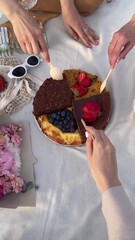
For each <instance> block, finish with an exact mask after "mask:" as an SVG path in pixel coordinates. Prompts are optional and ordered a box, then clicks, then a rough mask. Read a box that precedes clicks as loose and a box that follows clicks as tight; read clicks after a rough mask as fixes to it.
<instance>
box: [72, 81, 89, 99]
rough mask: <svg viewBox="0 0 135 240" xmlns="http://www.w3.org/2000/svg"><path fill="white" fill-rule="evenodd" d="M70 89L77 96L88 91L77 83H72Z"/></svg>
mask: <svg viewBox="0 0 135 240" xmlns="http://www.w3.org/2000/svg"><path fill="white" fill-rule="evenodd" d="M71 90H72V92H73V93H74V94H75V96H77V97H81V96H84V95H85V94H86V93H87V91H88V89H87V88H85V87H83V86H81V85H79V84H78V83H75V84H73V85H72V87H71Z"/></svg>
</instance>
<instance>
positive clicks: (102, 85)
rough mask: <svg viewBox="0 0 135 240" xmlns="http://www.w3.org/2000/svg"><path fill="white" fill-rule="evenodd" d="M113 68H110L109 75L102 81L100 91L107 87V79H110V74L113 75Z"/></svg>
mask: <svg viewBox="0 0 135 240" xmlns="http://www.w3.org/2000/svg"><path fill="white" fill-rule="evenodd" d="M112 70H113V69H112V68H111V69H110V70H109V73H108V74H107V77H106V78H105V79H104V81H103V82H102V84H101V86H100V93H101V92H103V90H104V89H105V87H106V83H107V81H108V79H109V77H110V75H111V73H112Z"/></svg>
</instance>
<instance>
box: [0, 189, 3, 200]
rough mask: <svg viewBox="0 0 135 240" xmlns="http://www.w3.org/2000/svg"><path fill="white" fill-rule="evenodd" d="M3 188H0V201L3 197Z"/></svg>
mask: <svg viewBox="0 0 135 240" xmlns="http://www.w3.org/2000/svg"><path fill="white" fill-rule="evenodd" d="M3 195H4V194H3V187H2V186H0V199H1V198H2V197H3Z"/></svg>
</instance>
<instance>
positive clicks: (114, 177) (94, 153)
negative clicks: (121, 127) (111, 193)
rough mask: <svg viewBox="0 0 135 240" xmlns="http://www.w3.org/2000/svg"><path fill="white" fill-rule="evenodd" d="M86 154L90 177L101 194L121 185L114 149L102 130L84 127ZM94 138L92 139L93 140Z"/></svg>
mask: <svg viewBox="0 0 135 240" xmlns="http://www.w3.org/2000/svg"><path fill="white" fill-rule="evenodd" d="M86 131H87V132H88V138H87V141H86V152H87V159H88V164H89V168H90V170H91V173H92V176H93V178H94V180H95V182H96V184H97V187H98V188H99V190H100V191H101V192H104V191H105V190H106V189H108V188H110V187H114V186H119V185H121V183H120V181H119V179H118V173H117V162H116V154H115V148H114V146H113V145H112V144H111V142H110V141H109V139H108V138H107V136H106V135H105V134H104V132H103V131H102V130H96V129H94V128H93V127H86ZM93 136H94V139H93Z"/></svg>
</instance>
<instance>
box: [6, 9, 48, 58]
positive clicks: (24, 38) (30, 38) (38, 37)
mask: <svg viewBox="0 0 135 240" xmlns="http://www.w3.org/2000/svg"><path fill="white" fill-rule="evenodd" d="M10 21H11V24H12V26H13V30H14V33H15V35H16V38H17V41H18V43H19V44H20V46H21V48H22V50H23V51H24V52H26V53H29V54H33V53H34V54H36V55H38V54H40V53H41V55H42V56H43V59H44V60H45V61H46V62H49V61H50V57H49V53H48V49H47V46H46V43H45V40H44V37H43V33H42V29H40V27H39V24H38V23H37V21H36V20H35V19H34V18H33V17H32V16H30V15H29V13H28V12H27V11H25V10H24V9H21V8H20V9H19V13H18V12H17V13H14V15H13V16H12V17H10Z"/></svg>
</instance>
